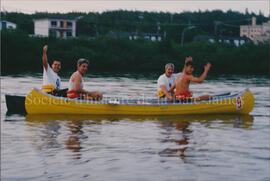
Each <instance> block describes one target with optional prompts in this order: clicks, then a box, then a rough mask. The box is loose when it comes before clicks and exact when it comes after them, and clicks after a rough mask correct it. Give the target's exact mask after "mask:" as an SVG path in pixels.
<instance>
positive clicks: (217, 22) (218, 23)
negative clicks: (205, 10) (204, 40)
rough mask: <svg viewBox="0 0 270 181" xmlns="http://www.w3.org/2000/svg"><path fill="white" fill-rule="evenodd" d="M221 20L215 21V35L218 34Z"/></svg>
mask: <svg viewBox="0 0 270 181" xmlns="http://www.w3.org/2000/svg"><path fill="white" fill-rule="evenodd" d="M220 24H221V22H220V21H214V29H215V36H217V28H218V27H217V26H218V25H220Z"/></svg>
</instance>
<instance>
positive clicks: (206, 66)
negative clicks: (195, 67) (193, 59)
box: [188, 62, 211, 83]
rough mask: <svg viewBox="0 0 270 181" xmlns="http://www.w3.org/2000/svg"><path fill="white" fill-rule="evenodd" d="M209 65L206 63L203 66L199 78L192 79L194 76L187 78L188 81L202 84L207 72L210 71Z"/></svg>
mask: <svg viewBox="0 0 270 181" xmlns="http://www.w3.org/2000/svg"><path fill="white" fill-rule="evenodd" d="M210 67H211V64H210V63H209V62H208V63H207V64H206V65H205V66H204V72H203V73H202V75H201V76H200V77H194V76H192V75H191V76H189V77H188V79H189V80H190V81H191V82H197V83H202V82H203V81H204V79H205V78H206V76H207V73H208V71H209V70H210Z"/></svg>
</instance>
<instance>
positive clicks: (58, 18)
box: [33, 17, 77, 21]
mask: <svg viewBox="0 0 270 181" xmlns="http://www.w3.org/2000/svg"><path fill="white" fill-rule="evenodd" d="M40 20H65V21H77V20H76V19H70V18H65V17H50V18H38V19H33V21H40Z"/></svg>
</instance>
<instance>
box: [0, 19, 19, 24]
mask: <svg viewBox="0 0 270 181" xmlns="http://www.w3.org/2000/svg"><path fill="white" fill-rule="evenodd" d="M1 22H7V23H11V24H14V25H16V23H12V22H10V21H6V20H2V21H1Z"/></svg>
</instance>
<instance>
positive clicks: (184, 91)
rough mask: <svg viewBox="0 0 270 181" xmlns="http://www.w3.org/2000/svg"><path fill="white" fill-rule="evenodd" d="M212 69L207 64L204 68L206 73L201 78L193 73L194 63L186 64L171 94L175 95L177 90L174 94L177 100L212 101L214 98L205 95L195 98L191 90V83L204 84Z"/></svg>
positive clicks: (171, 89)
mask: <svg viewBox="0 0 270 181" xmlns="http://www.w3.org/2000/svg"><path fill="white" fill-rule="evenodd" d="M210 67H211V64H210V63H207V64H206V65H205V66H204V72H203V73H202V75H201V76H200V77H194V76H193V75H192V73H193V71H194V67H193V62H192V61H188V62H187V63H186V64H185V67H184V69H183V72H182V73H181V74H180V75H179V76H178V77H177V79H176V81H175V83H174V84H173V86H172V87H171V88H170V92H171V94H173V93H174V89H176V91H175V93H174V94H175V99H176V100H187V99H191V100H192V101H203V100H209V99H211V98H212V97H211V96H210V95H203V96H200V97H197V98H193V97H192V92H191V91H190V90H189V84H190V82H197V83H202V82H203V81H204V79H205V78H206V76H207V73H208V71H209V70H210Z"/></svg>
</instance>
